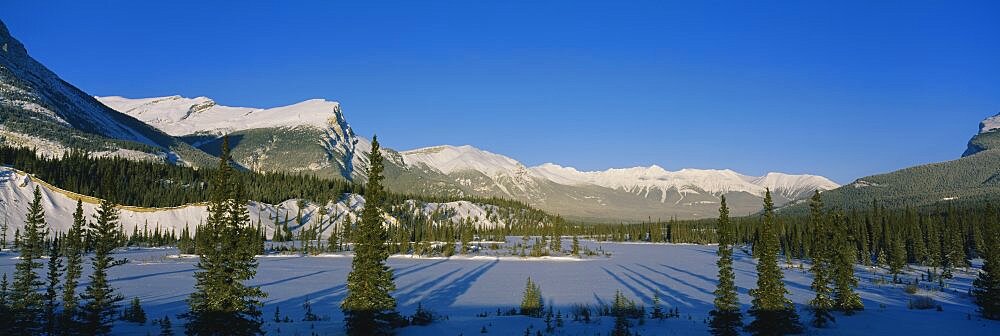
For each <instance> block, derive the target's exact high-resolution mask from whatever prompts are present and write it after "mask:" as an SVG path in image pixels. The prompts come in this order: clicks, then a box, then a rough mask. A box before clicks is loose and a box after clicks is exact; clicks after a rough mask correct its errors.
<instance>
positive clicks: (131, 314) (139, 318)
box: [122, 297, 146, 324]
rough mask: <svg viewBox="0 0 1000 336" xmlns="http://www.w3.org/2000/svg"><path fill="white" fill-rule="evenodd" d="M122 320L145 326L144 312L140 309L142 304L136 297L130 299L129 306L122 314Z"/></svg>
mask: <svg viewBox="0 0 1000 336" xmlns="http://www.w3.org/2000/svg"><path fill="white" fill-rule="evenodd" d="M122 320H125V321H128V322H132V323H138V324H146V311H145V310H143V309H142V302H140V301H139V298H138V297H134V298H132V301H131V302H130V303H129V306H128V307H127V308H125V310H124V311H123V312H122Z"/></svg>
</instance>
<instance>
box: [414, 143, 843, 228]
mask: <svg viewBox="0 0 1000 336" xmlns="http://www.w3.org/2000/svg"><path fill="white" fill-rule="evenodd" d="M400 154H401V155H402V158H403V162H404V163H405V164H406V165H407V167H409V168H410V169H412V170H414V171H418V172H423V173H425V174H428V175H434V174H437V175H439V176H438V178H437V181H442V180H447V179H448V178H451V186H452V187H454V188H458V189H461V190H464V191H465V192H467V193H469V194H473V195H477V196H500V197H508V198H515V199H520V200H523V201H526V202H528V203H529V204H532V205H534V206H537V207H540V208H542V209H545V210H549V211H553V212H556V213H561V214H564V215H567V216H571V217H572V216H574V215H576V214H575V213H574V212H578V211H583V209H582V208H591V209H592V208H593V207H595V206H596V207H599V208H604V210H603V211H600V212H597V214H602V213H603V214H604V215H605V216H604V218H615V217H616V216H618V218H626V219H633V220H634V219H637V218H646V217H661V218H665V217H674V216H676V217H684V218H689V217H704V216H708V215H709V214H710V211H708V209H709V208H712V207H715V206H717V204H718V200H719V196H722V195H734V196H735V197H731V199H732V200H731V201H730V206H733V207H734V208H737V209H740V210H743V211H752V210H754V209H759V208H760V207H761V198H762V196H763V195H764V193H765V190H766V189H767V188H770V189H771V190H772V192H773V194H774V197H775V200H776V202H778V203H779V204H783V203H786V202H789V201H792V200H796V199H800V198H804V197H807V196H809V195H811V194H812V193H813V192H814V191H816V190H821V191H825V190H830V189H833V188H837V187H838V186H839V185H838V184H836V183H834V182H833V181H830V180H829V179H827V178H825V177H822V176H816V175H789V174H784V173H769V174H767V175H765V176H749V175H743V174H740V173H737V172H734V171H732V170H728V169H727V170H711V169H682V170H679V171H667V170H665V169H663V168H661V167H659V166H656V165H653V166H650V167H634V168H622V169H608V170H604V171H590V172H585V171H579V170H577V169H575V168H572V167H563V166H560V165H557V164H553V163H546V164H542V165H539V166H536V167H530V168H529V167H526V166H525V165H524V164H522V163H520V162H518V161H517V160H514V159H512V158H509V157H506V156H503V155H499V154H495V153H491V152H488V151H484V150H481V149H477V148H475V147H472V146H434V147H427V148H420V149H415V150H409V151H403V152H400ZM442 176H443V177H442ZM438 183H445V182H438ZM560 199H562V200H563V201H558V200H560ZM713 204H716V205H713ZM637 205H639V206H638V208H639V209H635V207H636V206H637ZM626 208H628V209H629V210H628V211H627V212H626V211H622V209H626Z"/></svg>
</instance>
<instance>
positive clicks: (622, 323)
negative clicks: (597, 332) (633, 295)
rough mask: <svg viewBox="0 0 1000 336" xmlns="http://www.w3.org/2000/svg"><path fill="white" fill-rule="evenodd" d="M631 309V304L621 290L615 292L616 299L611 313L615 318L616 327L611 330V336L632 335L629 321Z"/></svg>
mask: <svg viewBox="0 0 1000 336" xmlns="http://www.w3.org/2000/svg"><path fill="white" fill-rule="evenodd" d="M630 308H634V307H630V302H629V300H628V299H626V298H625V295H623V294H622V291H621V290H616V291H615V299H614V302H613V303H612V305H611V313H612V314H613V315H614V317H615V327H614V329H612V330H611V336H630V335H632V333H631V332H630V331H629V329H630V328H631V324H630V323H629V321H628V313H629V310H630Z"/></svg>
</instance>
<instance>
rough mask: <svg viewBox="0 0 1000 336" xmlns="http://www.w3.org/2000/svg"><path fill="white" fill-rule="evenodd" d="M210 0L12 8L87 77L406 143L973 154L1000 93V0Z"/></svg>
mask: <svg viewBox="0 0 1000 336" xmlns="http://www.w3.org/2000/svg"><path fill="white" fill-rule="evenodd" d="M203 2H207V1H169V2H154V1H106V2H104V1H4V2H2V3H0V19H2V20H3V21H4V22H5V23H7V25H8V27H9V28H10V30H11V31H12V33H13V34H14V35H15V37H17V38H19V39H20V40H21V41H22V42H23V43H25V45H26V46H27V48H28V51H29V52H30V53H31V54H32V55H33V56H34V57H35V58H37V59H38V60H40V61H41V62H42V63H44V64H46V65H47V66H48V67H49V68H51V69H52V70H53V71H55V72H56V73H58V74H60V75H61V76H62V77H63V79H65V80H67V81H69V82H70V83H73V84H75V85H77V86H78V87H80V88H82V89H84V90H85V91H87V92H89V93H91V94H95V95H122V96H126V97H148V96H165V95H174V94H180V95H184V96H192V97H193V96H208V97H212V98H214V99H215V100H216V101H218V102H219V103H221V104H225V105H234V106H260V107H271V106H280V105H286V104H291V103H294V102H297V101H301V100H304V99H308V98H326V99H330V100H337V101H340V102H341V103H342V104H343V108H344V111H345V113H346V116H347V119H348V121H349V122H350V123H351V124H352V126H353V127H354V128H355V130H356V131H358V132H359V133H360V134H363V135H365V136H367V137H370V136H371V134H372V133H376V132H377V133H378V134H379V137H380V139H381V140H382V142H383V144H384V145H386V146H388V147H392V148H396V149H411V148H416V147H422V146H429V145H437V144H456V145H460V144H471V145H474V146H477V147H480V148H484V149H487V150H490V151H493V152H497V153H501V154H505V155H508V156H511V157H513V158H515V159H518V160H520V161H522V162H524V163H525V164H528V165H535V164H540V163H544V162H555V163H559V164H562V165H568V166H574V167H577V168H580V169H586V170H594V169H605V168H609V167H628V166H636V165H650V164H658V165H661V166H663V167H665V168H667V169H680V168H686V167H690V168H731V169H734V170H737V171H739V172H743V173H746V174H754V175H759V174H763V173H765V172H767V171H783V172H790V173H815V174H821V175H825V176H828V177H831V178H833V179H834V180H836V181H837V182H841V183H846V182H850V181H851V180H853V179H855V178H858V177H861V176H865V175H870V174H875V173H880V172H887V171H892V170H896V169H899V168H903V167H907V166H912V165H916V164H920V163H928V162H936V161H943V160H950V159H954V158H957V157H959V156H960V155H961V153H962V152H963V151H964V149H965V145H966V142H967V141H968V139H969V138H970V137H971V136H972V135H973V134H974V133H975V132H976V130H977V123H978V122H979V121H980V120H982V119H983V118H985V117H987V116H989V115H992V114H996V113H997V112H1000V20H998V19H997V13H1000V5H998V2H995V1H984V2H963V1H935V2H920V1H899V2H895V3H894V2H873V1H857V2H854V1H838V2H824V3H820V2H817V1H802V2H801V3H799V4H795V3H792V2H787V1H775V2H773V3H772V2H770V1H752V2H748V1H732V2H725V1H723V2H716V1H712V2H708V1H687V2H684V3H681V2H670V1H606V2H590V1H565V2H557V1H545V2H542V1H398V2H382V1H359V2H345V1H317V2H305V1H296V2H294V3H295V6H289V5H286V6H282V5H281V4H282V3H286V2H277V1H268V2H263V1H261V2H253V3H250V4H246V3H242V2H240V3H236V2H222V1H219V2H217V3H211V4H204V3H203ZM870 2H871V3H870ZM287 3H291V2H287Z"/></svg>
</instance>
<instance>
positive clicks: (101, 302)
mask: <svg viewBox="0 0 1000 336" xmlns="http://www.w3.org/2000/svg"><path fill="white" fill-rule="evenodd" d="M92 231H93V234H94V236H93V239H94V255H93V256H92V257H91V264H92V267H93V272H92V273H91V275H90V283H89V284H87V288H86V289H85V290H84V292H83V294H82V295H81V297H82V298H83V299H84V300H85V303H84V305H83V311H82V315H83V316H82V325H81V328H80V329H81V332H82V333H83V334H85V335H107V334H109V333H110V332H111V324H112V323H113V321H114V319H115V317H116V315H117V314H116V311H117V309H118V302H119V301H121V300H122V296H121V295H120V294H118V293H115V289H114V287H111V284H110V283H109V282H108V269H110V268H111V267H114V266H118V265H121V264H124V263H125V262H127V260H125V259H115V258H114V257H112V256H111V252H112V251H113V250H114V249H115V248H117V247H119V246H120V244H121V241H120V240H119V229H118V209H116V208H115V205H114V204H112V203H111V201H108V200H103V201H101V205H100V207H99V208H98V209H97V213H96V214H95V215H94V226H93V228H92Z"/></svg>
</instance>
